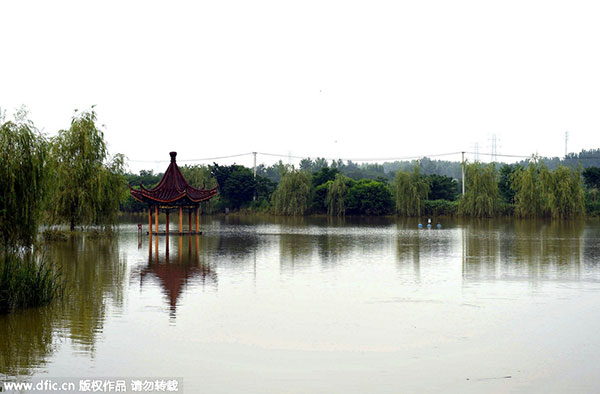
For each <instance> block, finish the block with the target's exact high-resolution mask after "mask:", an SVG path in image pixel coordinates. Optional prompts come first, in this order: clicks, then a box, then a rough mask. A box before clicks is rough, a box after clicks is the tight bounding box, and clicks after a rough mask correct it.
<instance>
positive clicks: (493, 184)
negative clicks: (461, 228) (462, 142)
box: [459, 162, 500, 218]
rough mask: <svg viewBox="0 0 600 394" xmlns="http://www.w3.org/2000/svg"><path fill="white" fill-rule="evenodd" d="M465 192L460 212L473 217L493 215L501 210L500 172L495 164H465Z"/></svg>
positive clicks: (461, 199) (460, 203) (460, 204)
mask: <svg viewBox="0 0 600 394" xmlns="http://www.w3.org/2000/svg"><path fill="white" fill-rule="evenodd" d="M465 166H466V168H465V194H464V195H463V196H462V197H461V198H460V201H459V212H460V213H461V214H462V215H466V216H473V217H479V218H482V217H493V216H495V215H496V214H497V213H498V211H499V206H500V195H499V191H498V172H497V171H496V167H495V166H494V164H491V163H490V164H488V165H485V166H484V165H482V164H481V163H479V162H475V163H468V164H465Z"/></svg>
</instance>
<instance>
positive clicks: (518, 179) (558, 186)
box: [513, 160, 586, 219]
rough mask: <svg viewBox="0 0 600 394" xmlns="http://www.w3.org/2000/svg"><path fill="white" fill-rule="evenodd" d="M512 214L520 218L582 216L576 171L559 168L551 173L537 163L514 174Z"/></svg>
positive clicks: (582, 210) (581, 191)
mask: <svg viewBox="0 0 600 394" xmlns="http://www.w3.org/2000/svg"><path fill="white" fill-rule="evenodd" d="M513 188H514V189H515V191H516V193H515V214H516V215H518V216H520V217H549V216H552V217H553V218H560V219H566V218H574V217H578V216H580V215H582V214H583V213H584V212H585V209H586V205H585V196H584V191H583V187H582V185H581V178H580V175H579V171H578V170H575V169H572V168H568V167H564V166H561V165H559V166H558V167H557V168H556V169H555V170H554V171H552V172H550V171H549V170H548V168H547V167H546V166H545V165H544V164H543V163H540V162H539V161H538V160H532V161H531V162H530V163H529V165H528V166H527V168H526V169H519V170H518V171H516V172H515V173H514V174H513Z"/></svg>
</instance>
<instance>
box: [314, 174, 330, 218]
mask: <svg viewBox="0 0 600 394" xmlns="http://www.w3.org/2000/svg"><path fill="white" fill-rule="evenodd" d="M313 181H314V178H313ZM331 183H332V181H327V182H325V183H323V184H322V185H318V186H317V187H315V188H314V191H313V198H312V204H311V209H310V210H311V211H312V212H313V213H325V212H327V189H328V188H329V185H330V184H331Z"/></svg>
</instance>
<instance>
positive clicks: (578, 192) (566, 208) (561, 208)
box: [549, 165, 585, 219]
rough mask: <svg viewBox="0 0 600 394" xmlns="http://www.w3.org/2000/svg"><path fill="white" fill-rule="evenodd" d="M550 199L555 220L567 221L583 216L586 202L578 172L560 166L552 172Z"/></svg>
mask: <svg viewBox="0 0 600 394" xmlns="http://www.w3.org/2000/svg"><path fill="white" fill-rule="evenodd" d="M550 187H551V193H550V199H549V205H550V212H551V214H552V217H553V218H557V219H567V218H574V217H578V216H581V215H583V213H584V211H585V202H584V194H583V187H582V185H581V177H580V173H579V171H578V170H575V169H572V168H569V167H565V166H562V165H559V166H558V167H557V168H556V169H555V170H554V171H553V172H552V182H551V184H550Z"/></svg>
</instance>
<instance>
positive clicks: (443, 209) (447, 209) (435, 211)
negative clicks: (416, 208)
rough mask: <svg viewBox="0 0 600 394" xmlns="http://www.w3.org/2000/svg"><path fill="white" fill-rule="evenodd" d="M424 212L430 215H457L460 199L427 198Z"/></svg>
mask: <svg viewBox="0 0 600 394" xmlns="http://www.w3.org/2000/svg"><path fill="white" fill-rule="evenodd" d="M423 213H424V214H425V215H428V216H455V215H456V214H457V213H458V201H448V200H427V201H425V203H424V204H423Z"/></svg>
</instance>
